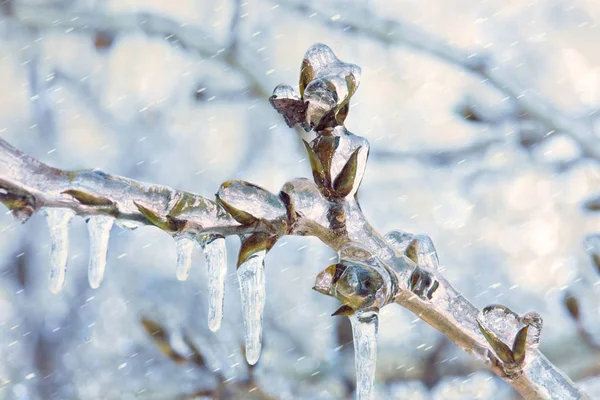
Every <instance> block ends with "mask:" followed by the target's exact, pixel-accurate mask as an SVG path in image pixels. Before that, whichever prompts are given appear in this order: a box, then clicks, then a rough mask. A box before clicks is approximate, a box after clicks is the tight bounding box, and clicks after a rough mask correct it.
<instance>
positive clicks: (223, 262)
mask: <svg viewBox="0 0 600 400" xmlns="http://www.w3.org/2000/svg"><path fill="white" fill-rule="evenodd" d="M44 215H45V216H46V219H47V222H48V225H49V228H50V239H51V251H50V290H51V291H52V292H53V293H59V292H60V291H61V290H62V288H63V286H64V284H65V278H66V268H67V256H68V248H69V224H70V222H71V219H72V218H73V217H74V216H75V213H74V212H73V211H72V210H69V209H63V208H47V209H44ZM114 223H115V219H114V218H113V217H110V216H106V215H94V216H90V217H89V218H88V220H87V226H88V232H89V239H90V259H89V267H88V280H89V284H90V286H91V287H92V288H94V289H96V288H98V287H99V286H100V284H101V283H102V280H103V278H104V272H105V270H106V256H107V251H108V241H109V237H110V231H111V229H112V227H113V225H114ZM120 225H121V226H123V227H124V228H130V229H131V228H134V227H137V225H128V224H120ZM195 242H196V240H195V239H193V238H191V237H185V236H181V237H175V243H176V248H177V266H176V275H177V278H178V279H179V280H182V281H183V280H186V279H187V278H188V276H189V274H190V270H191V265H192V253H193V251H194V247H195ZM197 242H198V243H199V244H200V246H201V247H202V250H203V253H204V256H205V258H206V264H207V267H208V287H209V309H208V326H209V328H210V330H211V331H213V332H216V331H217V330H218V329H219V328H220V327H221V320H222V318H223V300H224V290H225V277H226V275H227V252H226V248H225V238H223V237H222V236H219V235H206V236H204V237H202V238H201V239H200V240H198V241H197ZM433 254H435V250H433ZM265 256H266V252H265V251H262V252H258V253H256V254H254V255H253V256H252V257H250V258H249V259H248V260H247V261H246V262H244V263H243V264H242V265H240V267H239V268H238V270H237V274H238V280H239V285H240V293H241V300H242V312H243V317H244V326H245V330H246V332H245V339H246V359H247V361H248V363H249V364H251V365H254V364H255V363H256V362H257V361H258V359H259V357H260V352H261V347H262V320H263V310H264V306H265V297H266V296H265V275H264V258H265ZM436 261H437V260H436ZM350 321H351V322H352V328H353V329H352V330H353V335H354V347H355V358H356V372H357V398H358V399H370V398H372V395H373V381H374V376H375V361H376V357H377V330H378V315H377V313H376V312H361V313H356V314H354V315H352V316H351V317H350Z"/></svg>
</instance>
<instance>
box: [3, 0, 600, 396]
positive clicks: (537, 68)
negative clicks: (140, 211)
mask: <svg viewBox="0 0 600 400" xmlns="http://www.w3.org/2000/svg"><path fill="white" fill-rule="evenodd" d="M599 23H600V2H598V1H595V0H535V1H529V2H524V1H521V0H508V1H507V0H488V1H472V0H456V1H451V2H450V1H442V0H438V1H432V0H428V1H422V0H402V1H387V0H379V1H373V0H363V1H360V0H355V1H327V2H325V1H296V0H294V1H292V0H288V1H284V0H281V1H279V0H273V1H270V0H249V1H244V0H219V1H212V0H177V1H165V0H146V1H144V0H52V1H34V0H32V1H24V0H3V1H2V2H0V135H1V137H2V138H4V139H6V140H8V141H9V142H10V143H11V144H13V145H14V146H16V147H18V148H19V149H21V150H23V151H25V152H27V153H29V154H31V155H33V156H34V157H36V158H38V159H40V160H41V161H43V162H45V163H48V164H50V165H52V166H56V167H60V168H64V169H77V168H100V169H102V170H104V171H106V172H109V173H112V174H118V175H125V176H128V177H130V178H134V179H138V180H142V181H148V182H153V183H159V184H164V185H168V186H172V187H176V188H178V189H183V190H187V191H192V192H196V193H199V194H203V195H205V196H208V197H211V196H212V195H213V193H215V192H216V190H217V188H218V187H219V185H220V183H221V182H223V181H226V180H229V179H234V178H236V179H244V180H247V181H251V182H253V183H256V184H259V185H261V186H263V187H265V188H267V189H269V190H272V191H278V190H279V188H280V187H281V186H282V185H283V183H285V182H286V181H287V180H290V179H292V178H294V177H297V176H310V169H309V164H308V161H307V160H306V157H305V154H304V153H303V151H302V148H301V146H300V145H299V144H300V141H299V139H298V134H297V132H296V131H294V130H291V129H288V128H287V127H286V126H285V124H284V123H283V120H282V118H280V116H279V115H277V113H276V112H275V111H274V110H272V109H271V107H270V106H269V104H268V101H267V98H268V96H269V94H270V93H271V91H272V89H273V88H274V87H275V85H276V84H278V83H282V82H283V83H288V84H292V85H294V84H296V83H297V81H298V76H299V68H300V62H301V59H302V55H303V54H304V51H305V50H306V49H307V48H308V47H309V46H310V45H311V44H313V43H315V42H324V43H326V44H328V45H329V46H330V47H332V49H333V50H334V51H335V52H336V54H337V55H338V56H339V57H340V58H341V59H342V60H345V61H348V62H353V63H356V64H358V65H360V66H361V67H362V70H363V76H362V81H361V86H360V88H359V90H358V92H357V94H356V95H355V96H354V98H353V102H352V108H351V110H350V114H349V117H348V119H347V121H346V125H347V127H348V129H349V130H351V131H352V132H354V133H356V134H359V135H362V136H365V137H366V138H367V139H368V140H369V141H370V143H371V156H370V159H369V164H368V167H367V172H366V175H365V178H364V181H363V184H362V187H361V191H360V192H359V197H360V200H361V204H362V207H363V210H364V212H365V214H366V215H367V216H368V217H369V218H370V220H371V222H372V224H373V225H374V226H375V227H376V228H377V229H378V230H380V232H382V233H385V232H387V231H389V230H392V229H401V230H405V231H409V232H414V233H427V234H428V235H430V236H431V237H432V239H433V241H434V243H435V244H436V247H437V250H438V254H439V257H440V261H441V264H442V265H443V268H444V274H445V275H446V277H447V278H448V279H449V280H450V282H452V283H453V284H454V286H456V287H457V288H458V289H459V290H461V291H462V292H463V294H464V295H465V296H466V297H467V298H469V299H470V300H471V301H472V302H473V303H474V304H475V305H476V306H478V307H483V306H485V305H488V304H493V303H501V304H504V305H506V306H508V307H510V308H511V309H513V310H515V311H517V312H520V313H523V312H526V311H529V310H535V311H537V312H539V313H540V314H541V315H542V316H543V318H544V329H543V332H542V341H541V346H540V349H541V350H542V351H543V352H544V353H545V354H546V356H547V357H548V358H549V359H550V360H551V361H552V362H553V363H555V364H556V365H557V366H558V367H559V368H561V369H562V370H563V371H565V372H566V373H567V374H568V375H569V376H570V377H571V378H572V379H573V380H575V381H577V382H578V384H579V385H581V386H582V387H584V388H585V389H586V390H587V391H588V394H589V395H590V396H591V397H592V398H600V378H598V375H600V310H599V300H600V275H599V273H598V271H599V270H598V266H597V265H596V264H595V263H594V253H595V250H596V249H595V247H594V243H595V242H594V238H593V236H591V237H590V238H588V240H587V241H586V237H588V236H589V235H593V234H594V233H595V232H597V231H600V219H599V217H598V216H597V215H596V214H595V213H594V211H593V209H595V208H600V207H598V203H596V202H594V201H593V199H594V196H596V195H598V194H600V157H599V155H600V140H599V139H600V138H599V135H600V119H599V117H600V114H598V111H599V110H600V76H599V73H600V69H599V68H600V52H598V43H600V27H599V25H598V24H599ZM486 74H487V75H486ZM490 77H492V78H494V77H499V78H498V81H499V83H498V82H495V81H494V79H491V80H490V79H489V78H490ZM514 88H517V93H514V90H513V89H514ZM531 102H533V106H532V105H531V104H532V103H531ZM590 199H592V200H591V201H590ZM0 235H1V239H0V399H54V398H56V399H133V398H136V399H172V398H192V397H201V396H203V395H206V396H209V395H213V396H215V395H218V396H221V397H222V398H226V396H230V397H229V398H280V399H341V398H353V391H354V363H353V348H352V343H351V332H350V328H349V323H348V322H347V320H346V318H333V317H330V314H331V313H332V312H333V311H334V310H335V309H336V308H337V306H338V305H337V304H336V302H335V301H334V300H332V299H330V298H326V297H325V296H323V295H320V294H318V293H317V292H314V291H312V290H310V288H311V287H312V285H313V282H314V278H315V276H316V274H317V273H318V272H319V271H320V270H321V269H323V267H325V266H327V265H329V264H331V263H332V260H334V259H335V258H334V257H335V254H334V253H333V252H332V251H331V250H329V249H328V248H327V247H326V246H325V245H323V244H321V243H320V242H319V241H318V240H316V239H311V238H298V237H289V238H284V239H282V240H281V241H279V242H278V243H277V245H276V247H275V248H274V249H273V251H271V253H270V254H269V255H268V257H267V305H266V309H265V324H264V325H265V326H264V347H263V352H262V357H261V359H260V361H259V363H258V364H257V365H256V367H254V368H252V369H249V368H248V366H247V365H246V363H245V360H244V357H243V346H242V343H243V323H242V318H241V312H240V298H239V297H240V296H239V291H238V289H237V280H236V275H235V268H234V265H233V260H234V259H235V258H236V254H237V250H238V248H239V241H238V240H237V238H228V240H227V243H228V248H229V259H230V262H229V277H228V283H227V293H226V300H225V319H224V322H223V326H222V328H221V330H220V331H219V332H218V333H212V332H210V331H209V330H208V328H207V324H206V319H207V286H206V268H205V264H204V260H203V258H202V255H201V252H200V251H199V250H198V251H197V252H196V254H195V256H194V257H195V258H194V267H193V270H192V273H191V276H190V278H189V279H188V281H186V282H179V281H178V280H177V279H176V277H175V244H174V242H173V240H172V239H171V237H170V236H169V235H167V234H165V233H164V232H161V231H159V230H158V229H154V228H151V227H145V228H141V229H138V230H135V231H125V230H121V229H120V228H118V227H116V226H115V227H114V228H113V231H112V234H111V241H110V247H109V256H108V269H107V273H106V277H105V280H104V282H103V284H102V286H101V287H100V288H99V289H97V290H92V289H90V288H89V286H88V284H87V277H86V268H87V262H88V238H87V230H86V226H85V222H84V221H83V220H82V219H81V218H76V219H75V220H74V221H73V223H72V228H71V234H70V238H71V245H70V255H69V260H68V264H69V269H68V276H67V284H66V287H65V289H64V290H63V292H62V293H61V294H60V295H52V294H51V293H50V291H49V289H48V276H47V274H48V263H49V256H48V253H49V236H48V229H47V227H46V223H45V221H44V219H43V217H42V216H41V215H35V216H34V217H33V218H32V219H31V220H30V221H29V222H28V223H27V224H25V225H23V226H22V225H19V224H17V223H16V222H15V221H14V220H13V219H12V217H11V216H10V214H6V215H5V214H4V213H2V215H1V216H0ZM598 249H600V246H599V247H598ZM596 260H600V258H598V257H596ZM566 305H569V306H570V311H569V307H567V306H566ZM143 321H145V325H144V322H143ZM149 321H153V322H152V323H150V322H149ZM148 326H152V327H154V328H153V329H154V330H155V331H156V329H158V327H160V329H161V335H158V336H159V337H157V335H154V336H151V335H149V334H148V329H147V328H148ZM163 339H164V340H163ZM190 343H193V345H190ZM161 346H162V348H163V350H164V349H167V350H168V349H169V348H172V351H173V353H172V354H171V356H167V355H166V354H165V352H164V351H161V350H160V347H161ZM194 349H196V350H194ZM168 351H169V350H168ZM168 351H167V352H168ZM194 351H196V353H195V355H193V356H190V354H194ZM173 354H179V355H183V356H185V357H187V358H188V359H192V361H186V360H184V359H182V358H183V357H180V358H178V357H177V356H175V355H173ZM377 363H378V367H377V376H376V385H377V394H376V398H381V399H393V398H396V399H408V398H410V399H512V398H518V395H517V394H516V392H514V391H513V390H512V389H511V388H510V387H509V386H508V385H507V384H505V383H504V382H502V381H500V380H499V379H497V378H496V377H495V376H494V375H493V374H491V373H490V372H488V369H487V367H486V366H485V365H483V364H482V363H480V362H479V361H477V360H474V359H473V358H471V357H470V356H469V355H467V354H466V353H463V352H462V351H461V350H459V349H458V348H456V347H455V346H454V344H452V343H449V342H448V341H447V340H445V337H444V336H443V335H442V334H440V333H439V332H437V331H435V330H434V329H433V328H431V327H429V326H428V325H426V324H425V323H424V322H422V321H421V320H420V319H418V318H417V317H416V316H415V315H413V314H411V313H410V312H408V311H407V310H404V309H402V308H400V307H399V306H396V305H390V306H388V307H386V308H385V309H384V310H382V313H381V322H380V332H379V356H378V362H377ZM219 387H220V388H221V391H220V392H219V393H220V394H215V392H214V390H215V388H219Z"/></svg>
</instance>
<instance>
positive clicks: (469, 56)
mask: <svg viewBox="0 0 600 400" xmlns="http://www.w3.org/2000/svg"><path fill="white" fill-rule="evenodd" d="M278 4H280V5H282V6H285V7H288V8H290V9H292V10H295V11H297V12H300V13H301V14H303V15H306V16H309V17H310V18H312V19H316V20H319V21H321V22H322V23H323V24H326V25H328V26H332V27H334V28H336V29H340V30H343V31H344V32H350V33H357V34H361V35H364V36H366V37H369V38H371V39H373V40H376V41H379V42H381V43H384V44H388V45H398V46H407V47H410V48H412V49H414V50H417V51H420V52H423V53H425V54H428V55H431V56H433V57H436V58H439V59H441V60H442V61H444V62H446V63H449V64H452V65H455V66H457V67H460V68H462V69H464V70H465V71H468V72H470V73H473V74H475V75H478V76H479V77H481V78H482V82H485V83H489V84H490V85H492V86H493V87H495V88H496V89H498V90H499V91H500V92H502V93H504V94H506V95H507V96H509V97H510V98H512V99H513V101H514V102H515V103H516V104H517V105H518V106H519V108H520V109H521V110H522V111H524V112H526V113H527V114H529V115H530V116H531V117H534V118H536V119H538V120H539V121H541V122H542V123H544V125H545V126H546V127H547V129H548V131H555V132H563V133H565V134H567V135H569V136H570V137H571V138H572V139H573V140H574V141H575V142H576V143H577V145H578V146H579V147H580V149H581V151H582V155H583V156H584V157H588V158H592V159H595V160H598V161H600V146H598V144H597V141H596V139H595V135H594V134H593V132H592V130H591V128H589V127H588V126H586V124H584V123H582V122H581V121H577V120H574V119H573V118H570V117H569V116H567V115H565V114H564V113H563V112H562V111H561V110H560V109H558V108H557V107H556V106H555V105H554V104H552V103H551V102H550V101H548V100H546V99H544V98H543V97H542V96H541V95H539V94H538V93H536V92H535V91H533V90H531V89H528V88H527V87H525V86H523V85H521V84H520V83H519V81H518V79H517V78H516V77H515V76H513V74H511V72H510V71H508V70H507V69H506V68H504V67H503V66H502V64H501V63H499V62H497V60H495V59H494V57H493V56H492V55H491V54H488V53H487V51H486V50H484V49H467V50H463V49H459V48H457V47H454V46H452V45H451V44H450V43H449V42H448V41H446V40H443V39H442V38H438V37H436V36H434V35H431V34H429V33H428V32H426V31H424V30H422V29H421V28H420V27H418V26H417V25H414V24H411V23H409V22H407V21H395V20H386V19H376V18H374V17H372V16H370V15H369V14H368V13H365V11H364V10H361V11H360V12H357V10H352V9H351V6H350V5H348V4H346V3H344V5H343V7H342V6H340V4H339V3H337V2H311V3H310V5H307V3H306V2H304V1H298V0H286V1H283V2H278ZM317 4H318V5H317ZM349 7H350V8H349ZM341 9H343V10H344V13H343V15H342V16H341V18H339V19H337V20H335V21H334V20H332V18H331V17H332V16H334V15H339V11H340V10H341Z"/></svg>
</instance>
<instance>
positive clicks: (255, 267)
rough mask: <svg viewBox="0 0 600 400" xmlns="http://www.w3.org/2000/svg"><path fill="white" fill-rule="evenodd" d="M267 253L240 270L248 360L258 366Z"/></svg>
mask: <svg viewBox="0 0 600 400" xmlns="http://www.w3.org/2000/svg"><path fill="white" fill-rule="evenodd" d="M265 255H266V251H264V250H263V251H261V252H258V253H255V254H254V255H253V256H252V257H250V258H249V259H248V260H247V261H246V262H244V263H243V264H242V265H240V267H239V268H238V271H237V273H238V280H239V282H240V293H241V297H242V312H243V314H244V327H245V328H246V360H248V363H249V364H250V365H254V364H256V362H257V361H258V358H259V357H260V350H261V347H262V320H263V309H264V307H265V274H264V271H265V264H264V259H265Z"/></svg>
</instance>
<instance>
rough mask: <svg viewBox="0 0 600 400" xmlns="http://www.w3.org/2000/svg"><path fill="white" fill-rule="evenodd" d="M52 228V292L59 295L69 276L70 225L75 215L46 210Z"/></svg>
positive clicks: (61, 209) (56, 210) (71, 212)
mask: <svg viewBox="0 0 600 400" xmlns="http://www.w3.org/2000/svg"><path fill="white" fill-rule="evenodd" d="M44 214H45V215H46V221H48V227H49V228H50V240H51V242H52V245H51V246H52V247H51V249H50V291H52V293H59V292H60V291H61V290H62V288H63V286H64V285H65V277H66V275H67V256H68V254H69V223H70V222H71V218H73V216H74V215H75V213H74V212H73V211H72V210H69V209H64V208H47V209H45V210H44Z"/></svg>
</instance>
